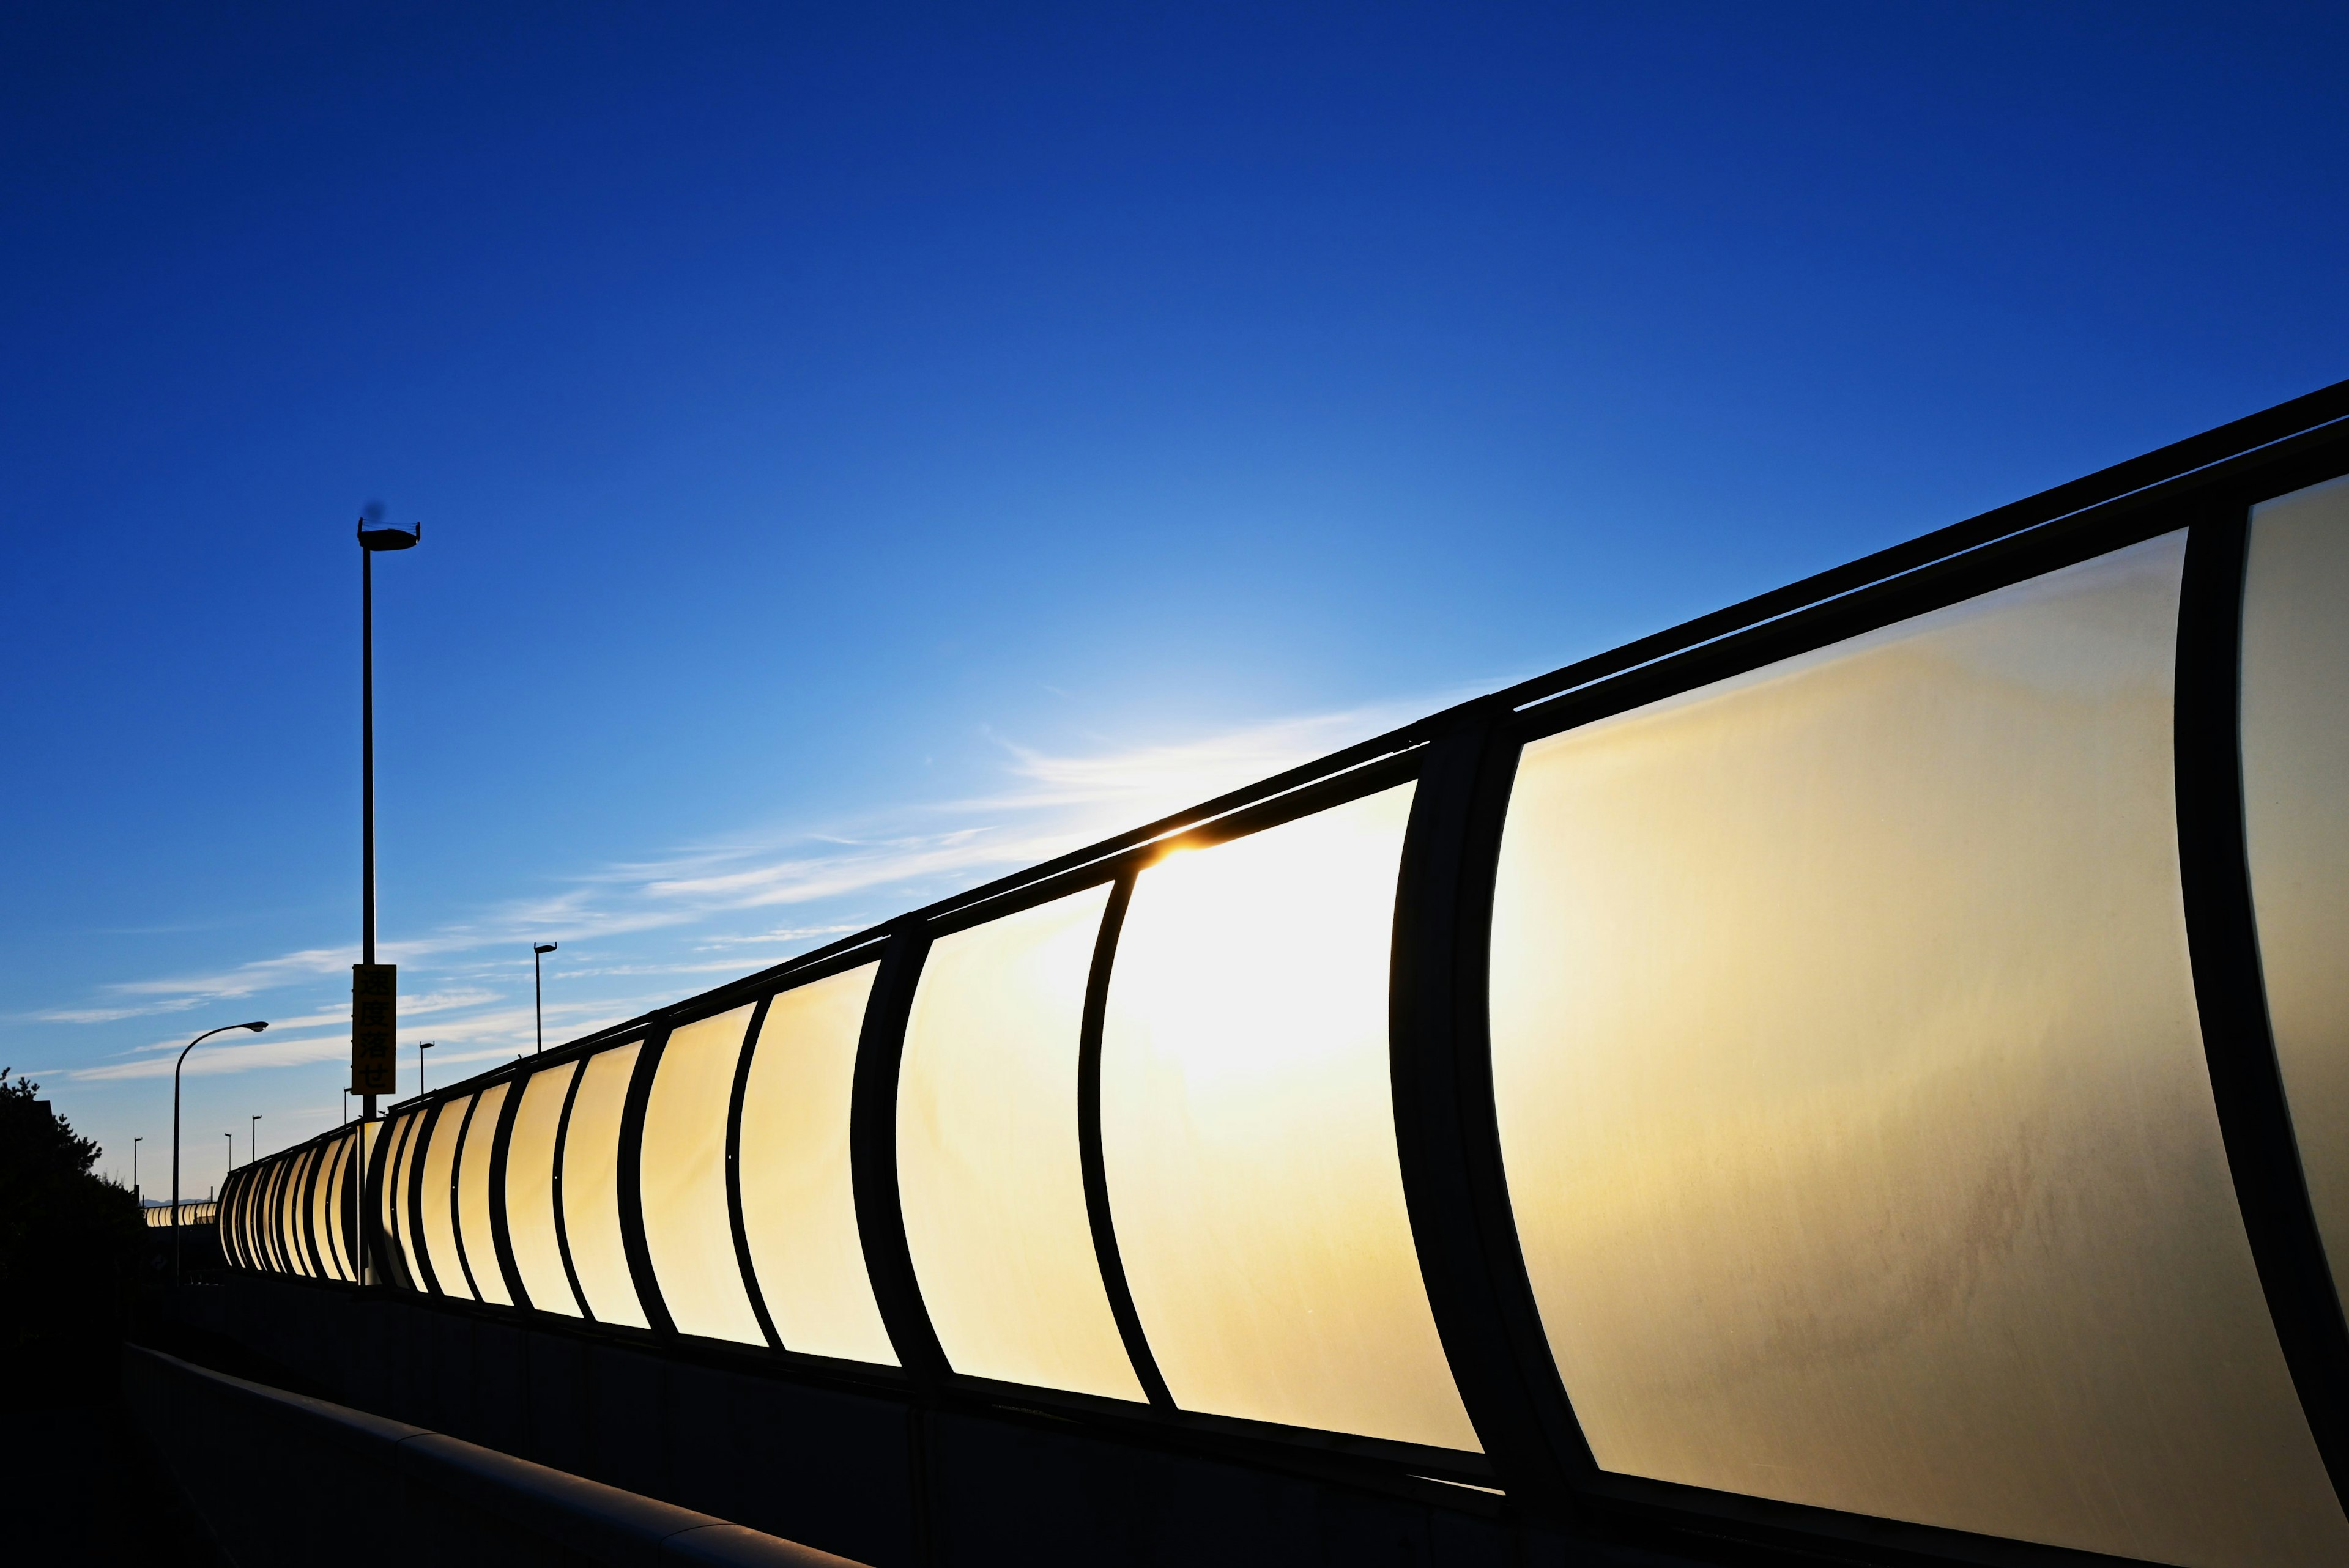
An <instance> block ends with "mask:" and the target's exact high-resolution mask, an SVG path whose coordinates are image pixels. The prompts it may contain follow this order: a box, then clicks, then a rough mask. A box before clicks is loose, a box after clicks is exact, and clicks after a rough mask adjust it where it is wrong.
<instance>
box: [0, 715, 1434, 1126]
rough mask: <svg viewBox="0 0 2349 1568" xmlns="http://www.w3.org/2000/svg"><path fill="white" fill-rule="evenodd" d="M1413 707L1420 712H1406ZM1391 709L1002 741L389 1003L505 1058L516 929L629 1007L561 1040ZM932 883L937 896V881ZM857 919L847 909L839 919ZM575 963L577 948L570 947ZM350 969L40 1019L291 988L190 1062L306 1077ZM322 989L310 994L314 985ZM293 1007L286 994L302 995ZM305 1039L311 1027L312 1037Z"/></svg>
mask: <svg viewBox="0 0 2349 1568" xmlns="http://www.w3.org/2000/svg"><path fill="white" fill-rule="evenodd" d="M1410 711H1417V709H1413V710H1410ZM1405 716H1406V710H1404V709H1403V708H1402V706H1401V705H1387V706H1382V707H1375V708H1354V709H1348V710H1344V711H1339V712H1331V713H1325V714H1316V715H1309V716H1304V717H1292V718H1288V719H1283V720H1279V721H1277V722H1273V723H1267V724H1259V725H1253V726H1248V727H1242V728H1237V729H1234V730H1229V731H1226V732H1224V733H1222V734H1218V735H1213V736H1208V737H1205V738H1200V739H1197V740H1195V741H1190V742H1184V743H1175V744H1161V745H1152V746H1145V747H1140V748H1127V749H1123V750H1106V751H1102V752H1099V753H1094V754H1091V755H1055V754H1052V753H1049V752H1045V751H1040V750H1037V749H1034V748H1026V747H1021V746H1018V745H1015V744H1010V743H1003V750H1004V753H1005V756H1006V758H1008V771H1009V775H1010V777H1011V786H1010V787H1009V789H1004V790H1002V791H999V792H997V793H993V794H988V795H984V796H978V797H965V798H959V799H946V800H940V801H934V802H926V803H916V804H913V805H909V806H905V807H900V808H898V809H895V810H891V811H888V812H884V813H876V814H874V816H872V817H870V818H867V819H864V820H858V821H854V822H850V823H846V824H837V825H834V826H833V827H832V828H830V829H828V830H793V831H787V832H778V833H769V834H761V835H756V836H746V838H745V840H743V841H739V842H736V843H733V844H722V845H703V846H697V847H694V848H691V849H688V850H684V851H679V852H678V853H677V854H674V855H670V856H666V857H662V858H659V859H657V860H648V861H627V862H619V863H615V864H611V865H607V866H605V867H602V868H598V869H596V870H595V871H592V872H585V873H583V874H581V875H578V876H577V877H575V878H574V880H573V882H572V883H571V885H570V886H568V887H566V888H564V889H563V890H561V891H560V892H555V893H553V894H551V895H547V896H542V897H537V898H533V899H528V900H518V901H514V902H513V903H509V904H506V905H504V906H502V907H500V908H498V909H495V910H492V911H490V912H487V913H485V914H483V915H482V916H480V917H477V918H472V919H466V920H460V921H458V922H453V923H449V924H447V925H444V926H443V927H442V928H441V929H440V930H438V931H436V932H433V933H431V934H429V935H426V936H424V937H422V938H420V939H414V940H409V941H406V942H401V943H397V944H386V945H385V947H384V949H383V952H384V956H385V958H386V959H387V960H388V961H390V962H395V963H398V964H400V965H402V966H403V968H405V969H408V970H409V971H410V972H411V973H413V974H415V975H416V976H417V978H418V980H419V981H421V982H424V983H426V984H428V985H438V986H439V987H440V988H439V989H438V990H435V991H432V992H429V993H428V994H426V995H419V997H417V999H416V1000H414V1001H412V1002H406V1003H403V1005H402V1007H401V1012H402V1014H403V1015H404V1016H411V1017H423V1016H432V1017H433V1020H434V1021H433V1025H432V1027H433V1030H434V1032H435V1034H436V1035H437V1036H438V1042H437V1043H438V1045H439V1047H440V1050H444V1051H447V1052H448V1054H447V1055H445V1056H442V1055H439V1054H438V1053H436V1060H437V1061H438V1062H440V1063H441V1064H445V1065H448V1066H454V1065H455V1064H456V1063H458V1062H460V1061H469V1060H477V1059H485V1058H489V1057H502V1056H505V1055H508V1054H511V1052H512V1050H513V1049H514V1048H515V1047H517V1046H518V1045H523V1044H526V1043H527V1042H528V1041H530V1040H531V1039H532V1038H533V1034H534V1028H535V1024H534V1018H533V1013H532V1009H531V1007H530V1006H529V1005H528V1002H527V1000H525V1001H523V1003H521V1004H519V1005H516V1004H514V1003H512V1002H511V1001H510V1000H509V998H508V995H507V993H506V992H504V991H503V990H502V989H492V988H491V986H490V985H489V984H486V982H491V981H492V980H493V979H494V980H499V981H502V980H503V979H505V978H506V977H507V976H508V975H511V973H512V971H511V967H510V964H509V961H508V960H507V959H505V958H504V957H503V956H502V954H500V955H497V956H492V954H498V950H500V949H502V948H504V947H506V946H507V945H509V944H512V943H513V942H515V941H517V940H520V939H521V938H520V936H519V935H518V934H520V933H543V934H548V935H551V936H553V937H554V938H556V939H558V940H562V941H564V942H566V943H575V944H585V943H590V942H592V943H595V944H596V945H597V947H598V949H599V952H598V954H597V959H596V961H595V962H591V963H589V964H587V965H584V966H572V967H570V968H567V969H566V970H565V972H564V983H565V985H566V986H572V987H576V986H578V985H582V984H583V983H586V982H590V981H594V980H619V981H622V982H624V983H626V982H635V983H634V984H626V985H625V987H624V988H625V989H626V991H628V992H629V993H632V994H630V995H618V994H616V993H614V992H612V991H610V990H606V991H605V994H604V995H601V996H599V997H598V998H597V999H595V1000H594V1001H575V1002H574V1001H565V1002H563V1003H560V1004H557V1003H554V1002H550V1003H549V1004H548V1006H546V1010H545V1014H546V1023H547V1030H548V1034H549V1036H550V1037H555V1038H564V1037H572V1036H573V1035H575V1034H577V1033H582V1032H585V1031H587V1030H590V1029H593V1028H596V1027H600V1026H603V1025H605V1024H608V1023H615V1022H617V1021H619V1020H620V1019H622V1018H625V1017H628V1016H633V1015H634V1014H635V1013H636V1012H640V1011H642V1010H644V1009H645V1008H647V1007H649V1006H657V1005H658V1004H660V1003H662V1002H665V1001H670V1000H674V999H675V995H676V994H675V993H674V992H673V991H670V990H660V991H657V992H644V991H642V989H641V982H642V981H644V980H647V979H673V980H678V981H685V980H688V979H691V978H698V977H700V976H706V975H736V974H745V973H750V972H751V971H753V970H755V969H758V968H761V967H763V966H764V965H766V964H770V963H773V962H777V961H779V960H780V959H781V958H783V957H786V956H788V955H789V954H790V953H791V952H792V951H795V950H798V949H800V948H802V947H803V946H804V945H805V944H808V943H810V942H812V941H822V940H828V939H831V938H833V937H836V936H839V935H844V934H848V933H850V932H853V931H855V930H858V929H861V928H862V927H863V925H864V923H867V922H866V921H865V920H864V918H851V919H843V920H838V921H824V920H821V919H819V920H816V921H801V922H793V923H785V924H781V925H776V926H769V927H766V928H765V929H761V930H750V931H739V930H730V929H727V928H726V922H727V919H728V917H729V916H733V915H740V914H741V913H749V912H753V911H764V910H768V909H772V908H774V907H776V906H779V905H820V904H824V903H841V902H844V901H849V900H860V901H862V900H864V899H866V898H868V897H869V895H872V894H875V893H879V892H889V891H895V892H899V893H900V894H902V895H903V896H904V897H905V899H906V900H907V901H908V902H912V901H914V900H916V897H917V895H926V896H936V892H938V891H947V890H948V889H950V886H952V885H967V884H968V883H969V882H974V881H980V880H984V879H985V878H986V877H987V876H988V875H993V874H1001V873H1002V872H1007V871H1010V870H1014V869H1016V868H1018V867H1019V866H1022V865H1029V864H1033V863H1035V862H1037V861H1042V860H1047V859H1050V858H1051V857H1052V856H1054V855H1058V854H1061V853H1064V852H1066V851H1069V850H1071V849H1073V848H1075V847H1077V846H1078V845H1081V844H1083V843H1086V842H1089V841H1092V840H1093V839H1096V838H1099V837H1101V836H1102V835H1103V834H1105V833H1108V832H1112V831H1115V830H1118V829H1121V828H1127V827H1132V826H1135V825H1138V824H1139V823H1142V822H1145V821H1149V820H1154V819H1156V818H1158V817H1161V816H1164V815H1165V814H1167V813H1168V812H1170V811H1173V810H1179V809H1181V808H1182V807H1184V806H1186V805H1190V804H1195V803H1196V802H1198V801H1200V800H1203V799H1212V798H1214V797H1215V796H1216V795H1219V794H1222V793H1224V792H1225V791H1226V790H1229V789H1234V788H1237V787H1238V786H1240V785H1242V784H1245V783H1247V781H1248V780H1250V779H1257V778H1261V777H1264V776H1266V775H1268V774H1271V773H1276V772H1278V771H1280V770H1281V769H1286V768H1289V767H1292V766H1294V765H1296V764H1297V763H1299V762H1301V761H1304V760H1306V759H1308V758H1311V757H1314V756H1317V755H1320V754H1322V753H1324V752H1327V751H1329V750H1331V749H1333V748H1337V747H1339V746H1342V745H1345V744H1347V743H1349V742H1350V741H1353V740H1356V739H1360V738H1363V737H1365V736H1368V735H1373V734H1377V733H1379V732H1380V731H1381V730H1383V729H1385V728H1388V727H1392V725H1393V724H1394V723H1395V722H1397V721H1398V720H1399V718H1401V717H1405ZM941 884H947V887H945V888H942V886H941ZM841 913H843V915H849V916H862V915H863V914H864V911H862V910H843V911H842V912H841ZM697 923H705V924H709V925H711V926H712V927H713V928H712V929H710V930H709V931H708V932H706V933H703V934H698V935H697V936H696V937H695V938H694V940H692V942H691V943H690V944H689V946H688V952H687V953H685V954H678V955H677V956H673V957H672V956H667V955H665V954H657V953H654V952H650V951H642V950H639V951H634V952H632V951H629V949H630V947H631V946H633V945H636V944H631V943H629V942H628V941H627V940H626V939H628V938H630V937H643V936H647V935H648V934H652V933H656V932H660V931H664V930H671V929H675V928H681V927H688V926H690V925H693V924H697ZM583 956H584V954H583ZM351 962H352V954H351V951H350V950H349V949H347V948H340V947H326V948H306V949H302V950H300V951H296V952H293V953H287V954H279V955H277V956H275V957H271V958H263V959H255V960H253V961H250V962H247V963H243V964H240V965H234V966H233V967H231V968H228V969H224V970H222V971H220V972H218V973H215V974H212V975H193V976H186V975H183V976H176V977H170V978H158V979H150V980H137V981H126V982H123V983H120V984H118V985H112V986H109V987H108V991H109V995H108V996H107V997H105V998H104V999H102V1000H100V1001H99V1002H98V1003H97V1004H96V1005H94V1006H80V1007H59V1008H57V1009H55V1010H52V1011H47V1012H45V1013H43V1014H41V1015H39V1016H41V1017H43V1018H44V1019H46V1020H47V1021H50V1022H56V1023H69V1024H71V1023H105V1022H114V1021H118V1020H120V1019H124V1018H129V1017H138V1016H152V1015H163V1014H170V1013H174V1012H179V1011H181V1010H184V1009H186V1008H190V1007H193V1006H198V1005H199V1004H202V1003H207V1002H218V1001H223V1000H229V999H236V998H244V997H252V996H257V995H263V994H264V993H274V992H280V991H283V992H287V993H293V994H295V995H292V996H289V1000H294V1001H296V1002H297V1004H298V1003H307V1004H308V1005H309V1006H308V1009H307V1010H305V1012H304V1013H302V1014H301V1015H299V1016H295V1017H291V1018H285V1019H281V1020H279V1028H280V1029H281V1030H283V1031H284V1032H283V1033H273V1034H272V1035H270V1036H267V1037H261V1038H257V1039H254V1040H252V1041H251V1042H250V1043H241V1044H237V1045H233V1046H224V1047H220V1048H217V1049H211V1050H207V1051H205V1052H202V1053H199V1057H200V1058H201V1065H200V1063H199V1059H198V1058H191V1060H190V1063H189V1068H188V1070H189V1072H190V1073H191V1074H202V1075H207V1076H209V1075H213V1074H219V1073H232V1072H246V1071H253V1070H256V1069H261V1068H281V1067H295V1066H308V1065H312V1064H316V1063H318V1062H321V1061H325V1060H328V1059H331V1058H333V1057H338V1056H339V1055H341V1054H342V1053H343V1052H344V1051H346V1050H347V1048H348V1038H347V1036H348V1030H347V1027H346V1026H345V1024H344V1012H343V1004H342V998H341V996H340V995H339V990H340V985H341V983H342V982H343V980H344V977H345V976H346V975H347V974H348V965H350V963H351ZM329 979H331V980H332V981H333V982H335V983H336V991H335V992H334V993H332V994H325V995H322V994H321V987H320V983H321V982H325V981H327V980H329ZM305 991H306V992H307V993H308V994H307V995H300V993H302V992H305ZM313 1030H325V1031H327V1032H324V1033H313V1032H309V1031H313ZM181 1043H182V1042H179V1041H166V1042H159V1043H155V1044H150V1045H146V1046H141V1047H135V1048H134V1049H133V1050H132V1051H130V1052H128V1053H126V1055H128V1056H129V1057H132V1058H133V1059H130V1060H116V1061H110V1062H106V1063H102V1064H98V1065H94V1066H90V1067H86V1068H68V1069H67V1076H69V1077H72V1078H78V1079H95V1080H104V1079H112V1078H145V1077H150V1076H154V1075H156V1074H158V1073H162V1072H167V1071H168V1070H169V1058H167V1057H161V1056H160V1055H159V1054H157V1053H160V1052H163V1051H165V1050H167V1049H176V1048H177V1047H178V1046H179V1045H180V1044H181Z"/></svg>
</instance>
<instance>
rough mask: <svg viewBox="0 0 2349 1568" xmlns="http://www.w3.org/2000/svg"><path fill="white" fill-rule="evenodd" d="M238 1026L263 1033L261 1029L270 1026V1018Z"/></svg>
mask: <svg viewBox="0 0 2349 1568" xmlns="http://www.w3.org/2000/svg"><path fill="white" fill-rule="evenodd" d="M237 1027H239V1028H241V1029H251V1030H252V1031H253V1032H254V1034H256V1035H257V1034H259V1033H261V1031H262V1030H264V1029H265V1028H267V1027H269V1020H268V1019H266V1018H264V1019H262V1020H261V1021H259V1022H258V1023H253V1024H240V1025H238V1026H237Z"/></svg>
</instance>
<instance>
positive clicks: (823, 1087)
mask: <svg viewBox="0 0 2349 1568" xmlns="http://www.w3.org/2000/svg"><path fill="white" fill-rule="evenodd" d="M878 967H879V966H878V965H873V964H867V965H863V966H862V967H860V968H856V969H851V970H849V971H847V972H846V973H844V974H840V975H832V976H831V977H829V978H828V979H823V980H817V981H814V982H812V983H811V984H809V985H802V986H799V987H798V988H796V989H794V990H790V991H785V992H783V993H782V994H781V995H778V996H777V997H776V998H775V999H774V1001H773V1002H772V1003H771V1004H770V1005H769V1006H768V1008H767V1017H766V1021H765V1022H764V1023H763V1024H761V1026H760V1028H759V1038H758V1042H757V1044H756V1045H755V1046H754V1047H752V1055H751V1057H750V1082H749V1083H748V1084H746V1085H745V1086H744V1088H743V1099H742V1151H741V1162H740V1163H741V1178H740V1179H741V1183H742V1222H743V1227H744V1229H745V1230H746V1231H747V1232H748V1233H749V1236H750V1264H751V1267H752V1268H753V1269H754V1270H756V1271H757V1274H758V1276H759V1289H760V1294H761V1295H763V1296H764V1297H765V1299H766V1303H767V1315H768V1316H770V1317H771V1318H772V1319H773V1320H774V1324H775V1333H776V1334H777V1335H778V1336H780V1337H781V1340H782V1342H783V1345H784V1346H785V1348H787V1349H791V1350H800V1351H805V1352H806V1353H808V1354H809V1355H812V1356H837V1357H842V1358H843V1359H844V1360H849V1361H874V1362H878V1363H880V1364H881V1365H883V1366H886V1367H895V1365H896V1364H897V1355H896V1352H895V1350H894V1349H893V1348H892V1347H891V1346H890V1344H889V1331H888V1330H887V1329H886V1328H885V1327H884V1326H882V1323H881V1309H880V1307H879V1306H877V1305H874V1300H873V1284H872V1282H871V1281H870V1280H869V1279H868V1278H867V1277H866V1276H865V1273H864V1248H863V1246H862V1244H861V1243H859V1241H858V1239H857V1233H856V1194H855V1190H854V1186H853V1185H852V1184H851V1182H850V1181H849V1176H848V1100H849V1090H850V1088H851V1086H852V1085H853V1083H854V1079H855V1076H856V1037H857V1033H858V1031H859V1030H860V1029H862V1028H863V1027H864V1001H865V998H866V997H867V996H868V995H871V993H872V990H873V976H874V973H875V971H876V970H877V969H878Z"/></svg>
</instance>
